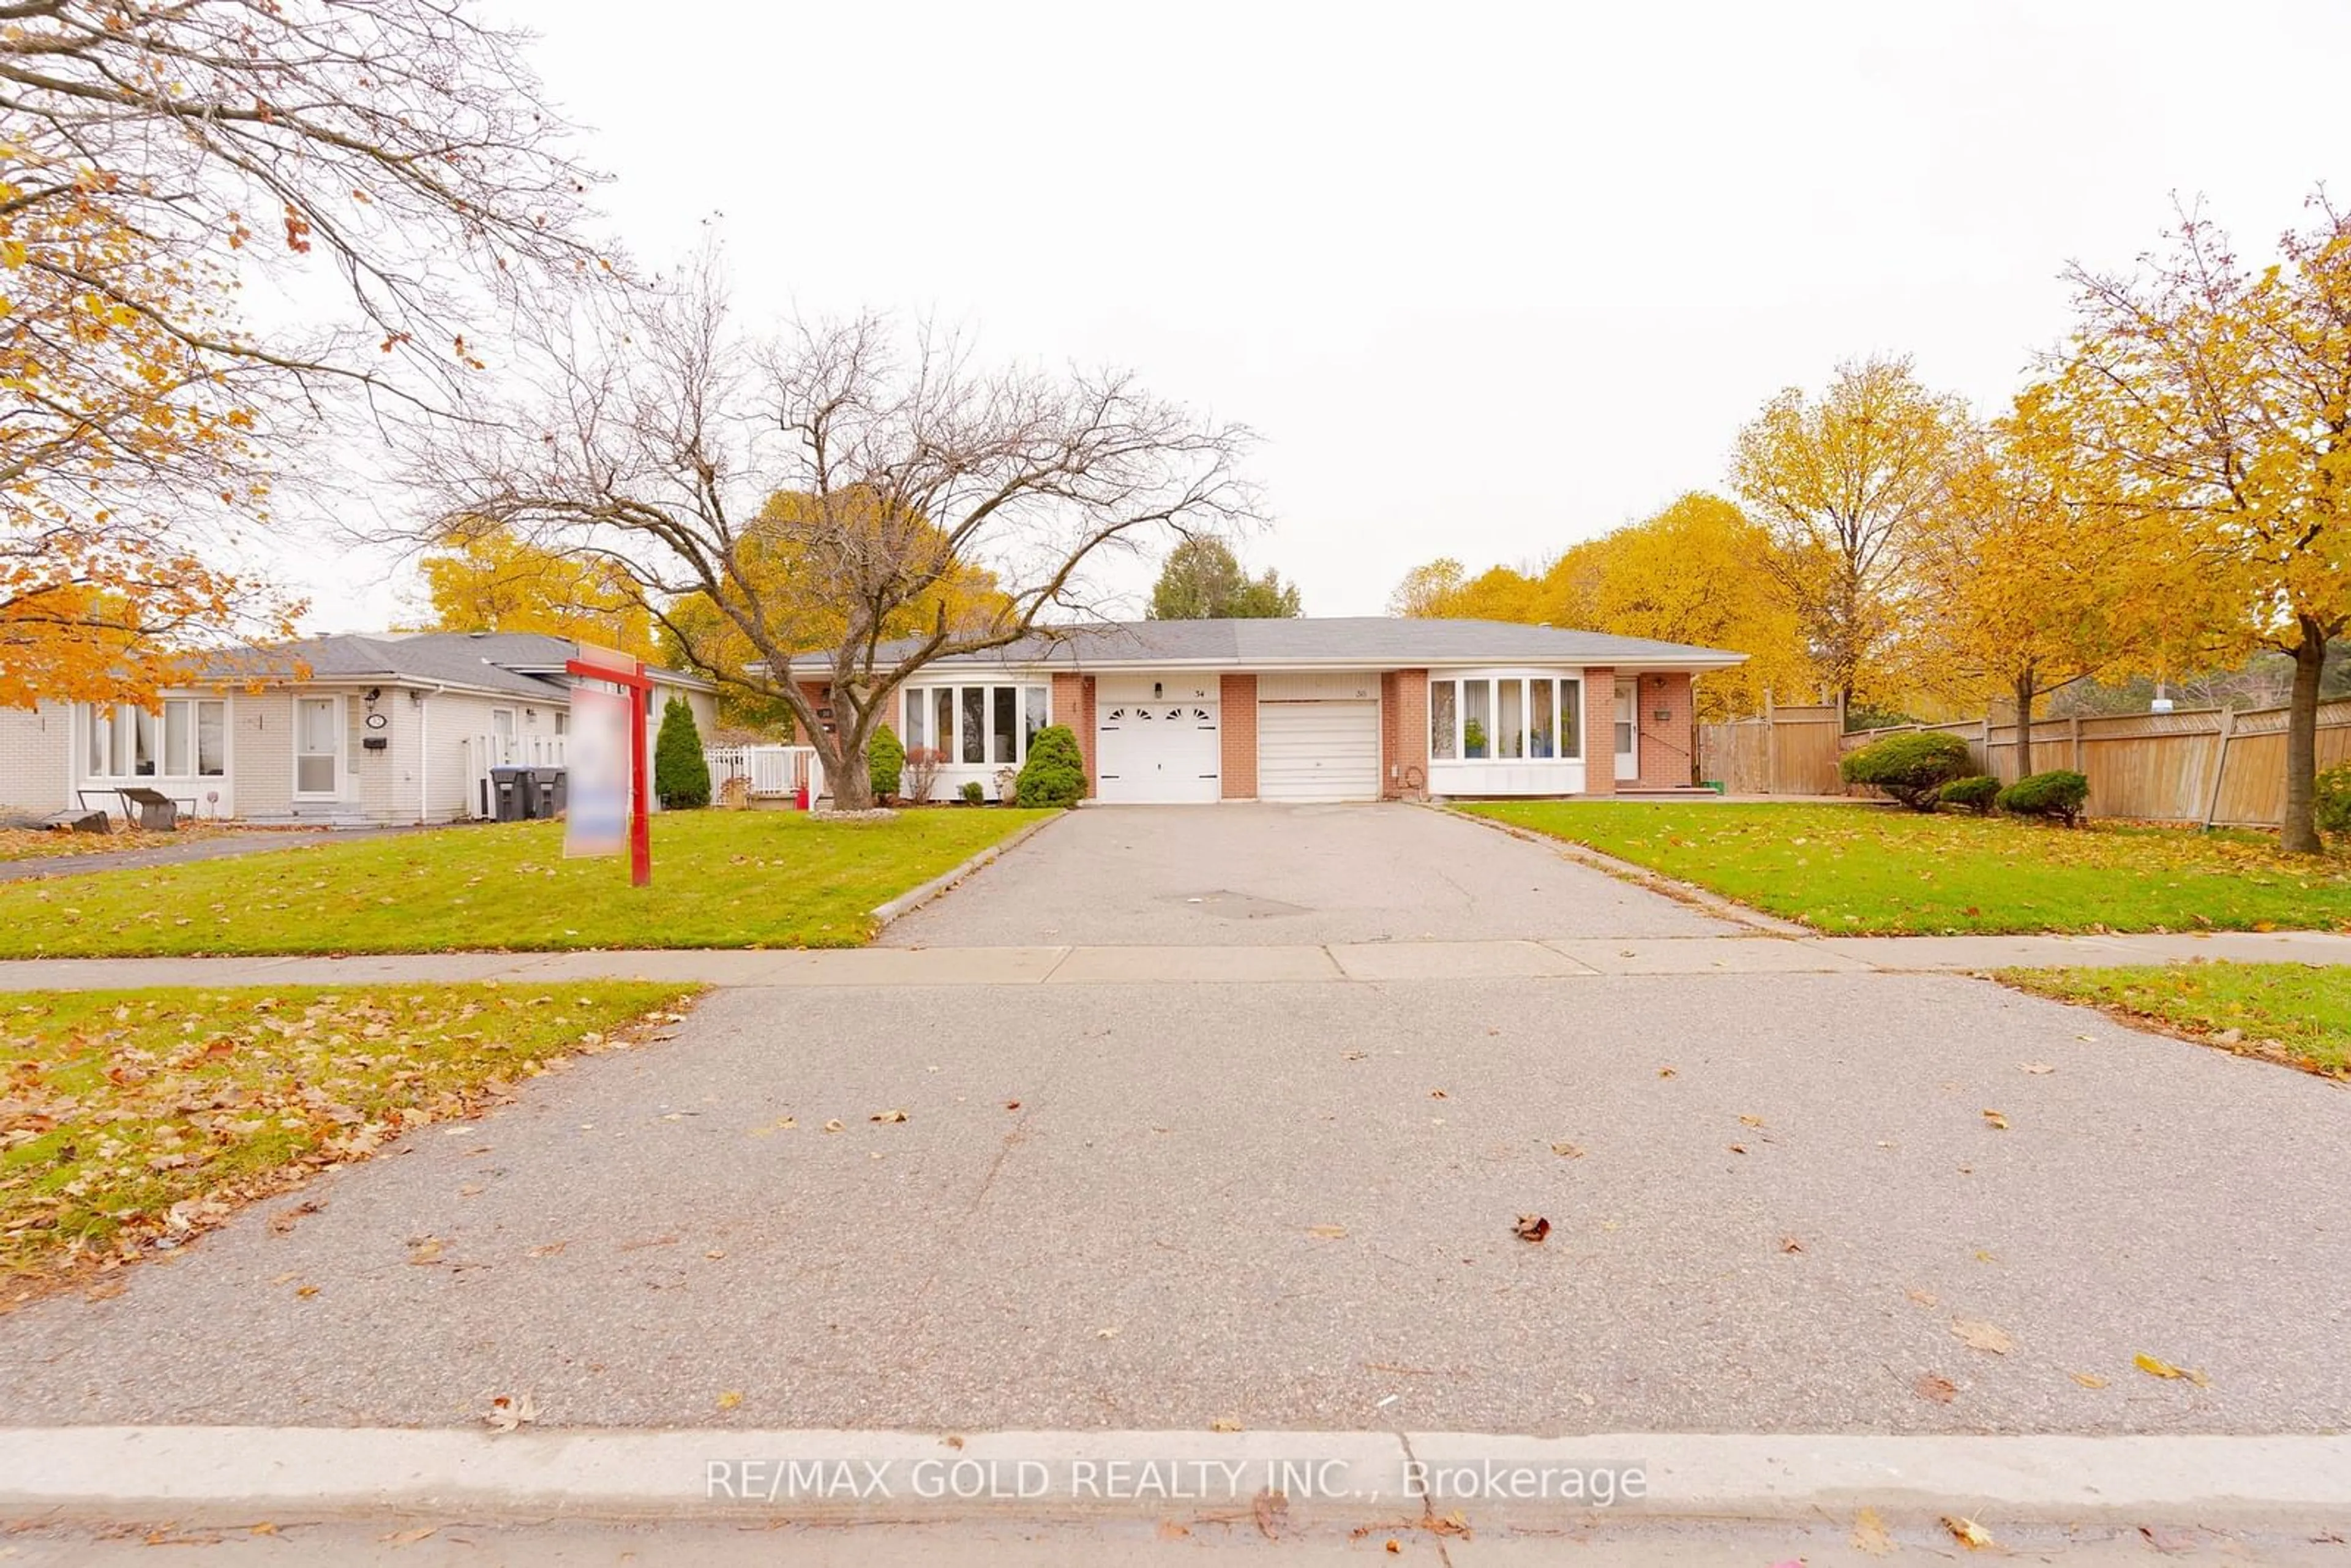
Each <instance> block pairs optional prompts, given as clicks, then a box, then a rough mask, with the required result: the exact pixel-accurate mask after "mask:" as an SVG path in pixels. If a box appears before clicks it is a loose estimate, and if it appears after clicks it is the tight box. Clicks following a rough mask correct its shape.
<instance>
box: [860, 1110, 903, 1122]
mask: <svg viewBox="0 0 2351 1568" xmlns="http://www.w3.org/2000/svg"><path fill="white" fill-rule="evenodd" d="M865 1119H866V1120H867V1121H869V1122H903V1121H904V1120H905V1119H906V1113H904V1111H876V1112H874V1113H873V1114H872V1115H871V1116H868V1117H866V1118H865Z"/></svg>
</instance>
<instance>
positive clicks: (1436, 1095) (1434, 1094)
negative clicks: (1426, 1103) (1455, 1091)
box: [1428, 1089, 1453, 1100]
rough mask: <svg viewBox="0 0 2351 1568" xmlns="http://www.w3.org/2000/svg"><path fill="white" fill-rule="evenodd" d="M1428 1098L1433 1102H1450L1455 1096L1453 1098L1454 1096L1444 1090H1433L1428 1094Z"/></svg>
mask: <svg viewBox="0 0 2351 1568" xmlns="http://www.w3.org/2000/svg"><path fill="white" fill-rule="evenodd" d="M1428 1097H1429V1098H1430V1099H1431V1100H1450V1099H1452V1098H1453V1096H1452V1095H1450V1094H1447V1092H1445V1091H1444V1090H1442V1089H1432V1090H1430V1091H1429V1092H1428Z"/></svg>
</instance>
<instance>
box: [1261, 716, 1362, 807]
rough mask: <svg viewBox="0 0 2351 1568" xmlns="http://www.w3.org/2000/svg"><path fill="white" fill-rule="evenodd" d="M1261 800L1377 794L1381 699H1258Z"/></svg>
mask: <svg viewBox="0 0 2351 1568" xmlns="http://www.w3.org/2000/svg"><path fill="white" fill-rule="evenodd" d="M1257 793H1258V799H1259V800H1378V799H1379V798H1380V705H1379V704H1378V703H1376V702H1332V701H1321V702H1261V703H1259V704H1258V706H1257Z"/></svg>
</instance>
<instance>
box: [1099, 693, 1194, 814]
mask: <svg viewBox="0 0 2351 1568" xmlns="http://www.w3.org/2000/svg"><path fill="white" fill-rule="evenodd" d="M1222 756H1223V754H1222V753H1221V752H1220V751H1219V750H1218V749H1217V705H1216V704H1215V703H1212V702H1196V701H1195V702H1152V703H1109V704H1105V705H1104V706H1103V707H1102V714H1101V716H1100V718H1099V719H1097V720H1096V722H1095V726H1094V758H1095V766H1096V767H1097V768H1099V770H1100V771H1101V774H1102V777H1101V778H1100V779H1096V780H1095V781H1094V796H1095V799H1097V800H1105V801H1111V802H1113V803H1123V804H1126V805H1134V806H1166V805H1179V804H1182V803H1184V802H1186V801H1200V800H1216V799H1217V796H1218V795H1219V794H1220V793H1222V786H1221V784H1220V783H1219V781H1218V766H1217V765H1218V763H1219V762H1220V761H1221V760H1222Z"/></svg>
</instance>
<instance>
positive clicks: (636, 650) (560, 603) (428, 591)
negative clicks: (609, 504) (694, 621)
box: [417, 523, 661, 661]
mask: <svg viewBox="0 0 2351 1568" xmlns="http://www.w3.org/2000/svg"><path fill="white" fill-rule="evenodd" d="M417 564H418V570H420V571H421V572H422V573H423V577H424V591H425V596H426V598H427V599H428V600H429V601H430V602H431V604H432V606H433V630H434V631H436V632H544V633H546V634H548V635H549V636H553V637H569V638H570V639H572V640H573V641H574V642H580V643H595V644H597V645H598V646H600V647H605V648H613V649H617V650H619V651H620V652H622V653H633V654H635V655H636V656H637V657H638V658H640V659H647V660H654V661H658V660H659V658H660V657H661V651H660V649H659V648H658V647H657V646H656V645H655V643H654V640H653V612H651V611H650V610H648V609H647V608H646V607H645V604H644V601H643V599H642V598H640V597H639V595H638V592H637V585H636V583H635V582H634V581H632V580H631V579H630V577H629V574H628V573H627V572H625V571H622V570H621V569H620V568H619V567H617V566H615V565H614V564H613V563H612V562H611V561H608V560H600V559H596V558H594V557H592V556H590V557H580V556H570V555H563V554H560V553H559V552H557V551H554V550H549V549H540V548H539V547H538V546H537V545H534V544H531V543H530V542H528V540H526V539H522V538H517V537H516V535H515V533H514V531H513V530H512V529H510V528H498V527H496V526H493V525H489V524H468V523H458V524H455V525H453V526H452V527H450V528H447V529H445V530H444V533H443V535H442V548H441V549H437V550H434V551H433V552H432V553H430V554H428V555H426V556H425V557H424V558H423V559H422V560H421V561H419V562H418V563H417Z"/></svg>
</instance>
